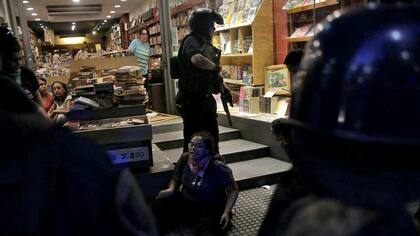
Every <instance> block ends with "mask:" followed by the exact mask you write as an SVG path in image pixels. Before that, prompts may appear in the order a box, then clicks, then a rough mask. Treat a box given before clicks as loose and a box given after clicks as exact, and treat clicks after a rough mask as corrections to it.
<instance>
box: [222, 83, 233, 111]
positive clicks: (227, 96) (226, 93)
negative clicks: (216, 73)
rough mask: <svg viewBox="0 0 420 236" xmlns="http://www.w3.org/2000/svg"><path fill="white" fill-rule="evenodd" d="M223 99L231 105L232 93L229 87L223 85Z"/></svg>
mask: <svg viewBox="0 0 420 236" xmlns="http://www.w3.org/2000/svg"><path fill="white" fill-rule="evenodd" d="M223 99H224V100H225V101H226V102H227V103H229V105H230V106H231V107H233V98H232V94H231V93H230V91H229V89H228V88H226V87H225V86H223Z"/></svg>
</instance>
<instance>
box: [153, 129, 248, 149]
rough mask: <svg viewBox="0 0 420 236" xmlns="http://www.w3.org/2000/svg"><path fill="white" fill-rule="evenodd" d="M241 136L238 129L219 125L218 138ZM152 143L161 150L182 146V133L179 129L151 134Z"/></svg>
mask: <svg viewBox="0 0 420 236" xmlns="http://www.w3.org/2000/svg"><path fill="white" fill-rule="evenodd" d="M240 137H241V132H240V131H239V130H238V129H232V128H228V127H223V126H219V140H220V141H226V140H231V139H237V138H240ZM152 142H153V143H155V144H156V145H157V146H158V147H159V148H160V149H161V150H168V149H173V148H179V147H182V146H183V142H184V135H183V132H182V129H181V130H177V131H172V132H164V133H157V134H153V140H152Z"/></svg>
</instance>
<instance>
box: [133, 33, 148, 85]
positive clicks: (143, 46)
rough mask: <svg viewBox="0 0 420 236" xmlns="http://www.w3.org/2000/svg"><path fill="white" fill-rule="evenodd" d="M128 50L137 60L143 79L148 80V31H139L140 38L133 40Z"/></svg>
mask: <svg viewBox="0 0 420 236" xmlns="http://www.w3.org/2000/svg"><path fill="white" fill-rule="evenodd" d="M128 50H130V51H131V52H133V53H134V55H135V56H136V58H137V63H138V65H139V67H140V69H141V70H142V75H143V77H144V78H146V80H147V79H149V76H150V74H149V64H150V63H149V58H150V44H149V31H148V30H147V28H141V29H140V38H139V39H133V41H131V43H130V46H128Z"/></svg>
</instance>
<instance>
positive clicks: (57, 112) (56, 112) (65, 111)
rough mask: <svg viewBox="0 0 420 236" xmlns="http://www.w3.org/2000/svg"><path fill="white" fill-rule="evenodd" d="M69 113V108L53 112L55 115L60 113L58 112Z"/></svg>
mask: <svg viewBox="0 0 420 236" xmlns="http://www.w3.org/2000/svg"><path fill="white" fill-rule="evenodd" d="M67 113H69V111H68V110H54V111H53V112H52V114H53V115H58V114H67Z"/></svg>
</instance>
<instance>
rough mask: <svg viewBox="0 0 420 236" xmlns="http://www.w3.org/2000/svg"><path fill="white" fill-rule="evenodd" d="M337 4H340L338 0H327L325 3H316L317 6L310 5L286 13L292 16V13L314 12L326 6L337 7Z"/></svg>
mask: <svg viewBox="0 0 420 236" xmlns="http://www.w3.org/2000/svg"><path fill="white" fill-rule="evenodd" d="M336 4H338V2H337V0H326V1H323V2H319V3H315V4H310V5H305V6H300V7H295V8H291V9H289V10H287V11H286V12H287V13H289V14H291V13H296V12H301V11H308V10H313V9H317V8H321V7H326V6H332V5H336Z"/></svg>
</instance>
